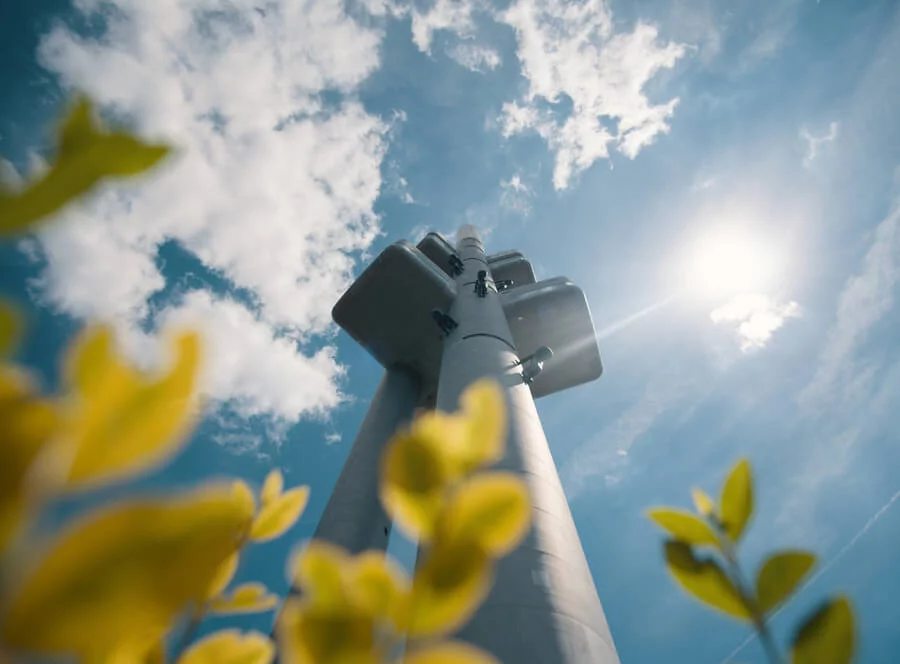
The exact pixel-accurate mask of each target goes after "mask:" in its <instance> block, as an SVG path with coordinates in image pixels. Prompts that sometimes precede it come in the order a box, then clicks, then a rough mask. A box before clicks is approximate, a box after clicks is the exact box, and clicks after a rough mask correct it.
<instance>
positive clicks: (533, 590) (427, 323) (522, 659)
mask: <svg viewBox="0 0 900 664" xmlns="http://www.w3.org/2000/svg"><path fill="white" fill-rule="evenodd" d="M332 313H333V317H334V320H335V322H337V323H338V325H340V326H341V327H342V328H343V329H344V330H346V331H347V333H348V334H350V336H351V337H353V338H354V339H355V340H356V341H357V342H358V343H360V344H361V345H362V346H363V347H364V348H366V349H367V350H368V351H369V353H371V354H372V356H373V357H374V358H375V359H376V360H378V362H379V363H380V364H381V365H382V366H383V367H384V368H385V373H384V377H383V378H382V379H381V382H380V383H379V385H378V389H377V390H376V392H375V396H374V397H373V399H372V403H371V406H370V407H369V410H368V413H367V414H366V417H365V419H364V421H363V423H362V426H361V428H360V431H359V434H358V435H357V437H356V440H355V441H354V443H353V447H352V448H351V450H350V454H349V456H348V458H347V461H346V463H345V465H344V468H343V470H342V471H341V474H340V476H339V478H338V481H337V484H336V485H335V487H334V491H333V493H332V495H331V497H330V499H329V501H328V504H327V505H326V507H325V511H324V513H323V515H322V518H321V521H320V522H319V525H318V528H317V529H316V533H315V535H314V537H316V538H320V539H324V540H327V541H330V542H333V543H335V544H338V545H340V546H342V547H344V548H346V549H348V550H349V551H351V552H352V553H359V552H361V551H365V550H368V549H379V548H380V549H384V548H386V547H387V542H388V538H389V535H390V530H391V522H390V519H389V517H388V516H387V514H386V513H385V511H384V509H383V508H382V506H381V502H380V500H379V498H378V470H379V467H380V458H381V454H382V451H383V450H384V447H385V445H386V443H387V442H388V439H389V438H390V437H391V435H392V434H393V433H394V431H395V430H396V429H397V428H398V427H400V426H402V425H404V424H407V423H408V422H409V420H410V419H411V418H412V416H413V412H414V411H415V410H416V409H417V408H438V409H440V410H444V411H448V412H452V411H454V410H456V409H457V407H458V401H459V396H460V394H461V393H462V392H463V390H464V389H465V388H466V387H467V386H468V385H470V384H471V383H473V382H474V381H476V380H478V379H479V378H483V377H491V378H494V379H495V380H497V381H498V382H499V383H500V385H501V386H502V387H503V389H504V392H505V395H506V401H507V412H508V418H509V422H508V432H509V434H508V436H509V437H508V442H507V452H506V456H505V458H504V459H503V460H502V461H501V462H500V463H499V464H498V466H497V467H498V468H502V469H504V470H510V471H513V472H515V473H517V474H518V475H519V476H520V477H521V478H522V479H523V480H524V481H525V483H526V484H527V486H528V490H529V493H530V495H531V501H532V527H531V530H530V532H529V534H528V535H527V537H526V538H525V540H524V541H523V542H522V544H520V545H519V547H518V548H517V549H516V550H515V551H513V552H512V553H510V554H509V555H508V556H506V557H505V558H503V559H502V560H500V561H499V563H498V566H497V572H496V576H495V583H494V586H493V588H492V590H491V592H490V594H489V596H488V597H487V599H486V601H485V602H484V603H483V604H482V605H481V607H480V608H479V610H478V611H477V613H476V614H475V615H474V616H473V618H472V619H471V621H470V622H469V623H468V624H467V625H466V626H465V627H463V628H462V630H461V631H460V632H459V633H458V638H460V639H462V640H464V641H467V642H469V643H472V644H473V645H476V646H479V647H481V648H483V649H485V650H487V651H488V652H490V653H492V654H493V655H494V656H495V657H497V658H498V659H499V660H500V661H501V662H503V663H504V664H618V661H619V659H618V656H617V654H616V649H615V645H614V644H613V640H612V637H611V635H610V633H609V627H608V626H607V624H606V618H605V616H604V614H603V608H602V606H601V605H600V599H599V597H598V596H597V590H596V587H595V585H594V581H593V578H592V577H591V572H590V569H589V568H588V564H587V560H586V558H585V555H584V550H583V549H582V547H581V542H580V540H579V538H578V533H577V531H576V529H575V523H574V521H573V520H572V515H571V512H570V511H569V506H568V503H567V501H566V497H565V494H564V493H563V489H562V485H561V483H560V481H559V476H558V475H557V472H556V466H555V464H554V462H553V457H552V456H551V454H550V448H549V446H548V444H547V439H546V438H545V436H544V430H543V428H542V426H541V422H540V419H539V417H538V414H537V410H536V408H535V403H534V400H535V399H536V398H538V397H542V396H544V395H547V394H552V393H554V392H558V391H560V390H564V389H566V388H568V387H572V386H574V385H579V384H582V383H585V382H588V381H591V380H595V379H596V378H598V377H599V376H600V374H601V373H602V365H601V362H600V351H599V348H598V346H597V341H596V335H595V332H594V325H593V321H592V320H591V315H590V311H589V309H588V306H587V301H586V300H585V297H584V293H583V292H582V290H581V289H580V288H579V287H578V286H576V285H575V284H573V283H572V282H570V281H569V280H568V279H566V278H564V277H557V278H554V279H548V280H545V281H541V282H536V281H535V277H534V270H533V269H532V267H531V264H530V263H529V261H528V260H527V259H526V258H525V257H524V256H523V255H522V254H521V253H520V252H518V251H506V252H502V253H499V254H494V255H491V256H487V255H486V254H485V251H484V246H483V244H482V240H481V237H480V236H479V234H478V231H477V230H476V229H475V228H474V227H472V226H468V225H467V226H463V227H462V228H461V229H460V230H459V232H458V235H457V241H456V246H455V247H454V246H453V245H451V244H450V243H449V242H448V241H447V240H446V239H445V238H444V237H443V236H442V235H440V234H438V233H429V234H428V235H427V236H426V237H425V238H424V239H423V240H422V241H421V242H419V244H418V245H416V246H413V245H412V244H411V243H409V242H407V241H405V240H402V241H399V242H396V243H394V244H392V245H390V246H389V247H388V248H387V249H385V250H384V251H383V252H382V253H381V254H380V255H379V256H378V257H377V258H375V260H374V261H373V262H372V263H371V264H370V265H369V266H368V268H366V270H365V271H364V272H363V273H362V274H361V275H360V276H359V278H358V279H357V280H356V281H355V282H354V283H353V284H352V285H351V286H350V288H349V289H348V290H347V292H346V293H345V294H344V295H343V296H342V297H341V299H340V300H339V301H338V302H337V304H336V305H335V307H334V310H333V312H332Z"/></svg>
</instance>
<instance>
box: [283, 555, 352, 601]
mask: <svg viewBox="0 0 900 664" xmlns="http://www.w3.org/2000/svg"><path fill="white" fill-rule="evenodd" d="M350 560H351V559H350V556H349V554H348V553H347V552H346V551H345V550H344V549H342V548H341V547H338V546H335V545H333V544H329V543H328V542H324V541H320V540H313V541H312V542H310V543H309V544H308V545H307V547H306V548H305V549H304V550H303V551H301V552H300V554H299V555H298V556H297V558H296V560H295V562H294V579H293V581H294V586H295V587H297V588H301V589H302V590H303V596H304V597H308V598H310V600H311V601H312V602H313V603H314V604H316V605H319V606H325V607H330V608H334V607H344V606H346V605H348V604H349V599H348V597H347V593H346V591H345V589H344V575H345V574H344V570H345V568H346V567H347V565H348V564H349V563H350Z"/></svg>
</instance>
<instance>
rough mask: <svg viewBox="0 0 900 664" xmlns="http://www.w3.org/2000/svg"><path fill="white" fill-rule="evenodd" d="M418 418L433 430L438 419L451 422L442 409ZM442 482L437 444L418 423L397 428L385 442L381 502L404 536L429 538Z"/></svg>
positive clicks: (441, 492)
mask: <svg viewBox="0 0 900 664" xmlns="http://www.w3.org/2000/svg"><path fill="white" fill-rule="evenodd" d="M422 420H424V422H425V423H426V424H427V425H428V426H429V427H433V428H434V429H435V433H436V434H439V431H438V426H439V423H440V422H441V421H446V422H447V423H448V424H450V425H455V421H454V420H452V419H450V418H449V417H448V416H446V415H444V414H443V413H430V414H428V415H426V416H423V417H422V418H421V419H420V424H421V423H422ZM430 432H431V431H430V430H429V433H430ZM417 434H418V435H417ZM446 485H447V477H446V474H445V472H444V469H443V467H442V462H441V457H440V452H439V447H438V445H436V444H435V443H434V441H432V439H431V438H429V437H427V436H425V435H422V430H421V427H420V430H419V431H418V432H416V433H413V432H401V433H399V434H397V435H395V436H394V438H393V439H392V440H391V442H390V443H388V447H387V449H386V450H385V452H384V455H383V457H382V465H381V482H380V483H379V487H380V493H381V502H382V504H383V505H384V508H385V510H386V511H387V512H388V514H390V515H391V516H392V517H393V518H394V519H395V520H396V522H397V525H398V526H399V527H400V528H401V529H402V530H403V531H404V532H405V533H406V534H407V536H409V537H413V538H416V537H418V538H419V539H420V540H421V541H423V542H428V541H430V540H431V537H432V535H433V533H434V528H435V525H436V523H437V518H438V515H439V513H440V511H441V507H442V505H443V499H444V492H445V489H446Z"/></svg>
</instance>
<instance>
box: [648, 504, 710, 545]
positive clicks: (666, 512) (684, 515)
mask: <svg viewBox="0 0 900 664" xmlns="http://www.w3.org/2000/svg"><path fill="white" fill-rule="evenodd" d="M647 516H648V517H649V518H650V519H652V520H653V521H655V522H656V525H658V526H659V527H660V528H662V529H663V530H665V531H666V532H667V533H669V534H670V535H672V537H674V538H675V539H677V540H680V541H682V542H687V543H688V544H700V545H704V544H709V545H713V546H716V545H717V544H718V540H716V534H715V533H714V532H713V530H712V528H710V527H709V524H708V523H706V521H704V520H703V519H700V518H698V517H696V516H694V515H693V514H691V513H690V512H684V511H682V510H673V509H669V508H667V507H660V508H656V509H652V510H648V511H647Z"/></svg>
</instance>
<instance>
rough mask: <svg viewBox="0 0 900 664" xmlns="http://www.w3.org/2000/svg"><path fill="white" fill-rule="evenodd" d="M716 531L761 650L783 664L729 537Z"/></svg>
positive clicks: (771, 658) (772, 659) (770, 658)
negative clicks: (761, 647) (757, 635)
mask: <svg viewBox="0 0 900 664" xmlns="http://www.w3.org/2000/svg"><path fill="white" fill-rule="evenodd" d="M716 531H717V534H718V536H719V544H720V548H721V549H722V553H723V554H724V556H725V561H726V562H727V563H728V568H729V571H730V572H731V577H732V581H733V582H734V584H735V586H736V587H737V590H738V593H740V595H741V599H742V600H743V601H744V604H745V605H746V606H747V608H748V609H749V610H750V614H751V617H752V619H753V626H754V627H755V628H756V631H757V632H758V633H759V641H760V643H761V644H762V646H763V650H765V652H766V657H768V659H769V661H770V662H771V664H783V662H784V659H783V658H782V656H781V653H780V652H779V651H778V646H777V645H775V639H774V638H772V632H771V631H770V630H769V626H768V625H767V624H766V617H765V615H764V614H763V613H762V611H760V610H759V605H758V604H757V603H756V597H755V595H754V593H753V591H752V590H750V585H749V584H748V583H747V581H746V580H745V579H744V575H743V573H742V572H741V566H740V563H739V562H738V559H737V552H736V551H735V550H734V546H733V545H732V543H731V539H729V537H728V535H727V534H726V533H724V532H722V530H721V528H716Z"/></svg>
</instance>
